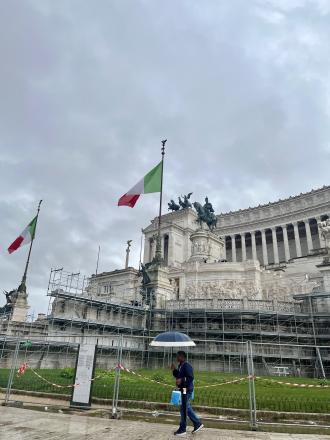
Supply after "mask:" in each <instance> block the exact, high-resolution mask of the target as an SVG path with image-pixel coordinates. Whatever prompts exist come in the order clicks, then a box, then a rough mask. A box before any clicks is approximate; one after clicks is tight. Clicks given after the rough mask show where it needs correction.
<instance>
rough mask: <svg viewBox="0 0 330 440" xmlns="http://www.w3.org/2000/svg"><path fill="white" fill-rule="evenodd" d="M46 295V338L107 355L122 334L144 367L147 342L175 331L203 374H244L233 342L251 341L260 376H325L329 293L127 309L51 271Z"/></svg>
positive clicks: (329, 358)
mask: <svg viewBox="0 0 330 440" xmlns="http://www.w3.org/2000/svg"><path fill="white" fill-rule="evenodd" d="M48 295H49V298H50V301H49V310H48V316H47V321H48V337H49V338H50V339H51V338H52V336H54V337H55V336H56V337H59V336H62V337H63V340H65V338H67V337H69V336H70V338H71V339H70V340H72V341H74V342H81V341H83V340H84V338H89V340H90V338H91V337H94V338H95V341H99V340H100V339H102V344H103V346H102V350H105V351H107V350H111V349H112V348H113V347H114V346H115V344H116V338H117V337H118V336H119V335H124V336H125V344H126V346H125V347H123V349H124V351H125V350H127V351H128V352H129V353H130V357H132V356H133V357H134V355H135V356H140V355H141V351H143V353H144V354H143V357H142V358H141V359H143V362H142V363H145V365H149V366H152V365H153V364H155V362H154V359H153V356H154V352H153V351H152V350H151V349H150V348H149V347H148V341H149V340H150V338H152V337H154V336H155V335H156V334H158V333H159V332H162V331H168V330H176V331H181V332H184V333H187V334H188V335H189V336H190V337H191V338H192V339H193V340H195V341H197V342H196V348H195V349H192V350H191V353H190V355H191V356H193V358H194V362H195V364H196V365H198V366H199V368H200V369H204V370H207V369H213V370H222V371H229V370H230V371H237V372H239V371H241V368H242V367H241V365H242V359H243V358H244V353H239V352H236V351H235V350H233V349H232V348H233V347H231V342H232V344H235V343H236V344H237V343H241V344H244V343H246V342H248V341H251V342H252V343H253V344H254V346H255V347H259V348H258V349H257V350H256V352H255V357H256V359H255V363H256V368H257V370H258V371H259V372H260V373H263V374H274V373H276V372H277V371H280V369H281V371H286V372H288V373H289V374H292V375H295V376H300V375H308V376H314V377H329V375H330V353H329V351H328V349H325V347H326V346H329V345H330V332H329V323H330V308H329V307H328V303H327V301H328V298H330V294H329V293H318V294H316V293H314V294H310V295H295V299H293V300H292V301H277V300H248V299H246V298H245V299H216V298H214V299H203V298H202V295H201V298H200V299H188V298H187V299H185V300H177V301H167V302H166V305H165V307H164V308H154V307H153V306H152V305H151V306H149V305H143V304H141V301H140V300H139V299H138V298H137V299H136V300H135V301H131V303H124V302H123V301H121V300H119V299H116V298H114V297H111V296H110V295H108V296H107V297H104V296H103V295H100V294H99V292H98V291H97V288H96V286H94V285H93V284H91V283H90V282H89V279H88V278H86V277H84V276H82V275H81V274H80V273H69V272H65V271H64V270H63V268H61V269H53V270H52V271H51V274H50V278H49V285H48ZM320 298H321V300H322V301H323V302H322V308H321V310H320V306H319V301H320ZM324 304H326V305H327V307H324ZM72 338H73V339H72ZM137 338H138V339H139V343H138V344H137V343H136V341H137ZM141 341H144V342H141ZM275 346H276V349H275V350H274V347H275ZM134 353H135V354H134ZM163 356H164V358H165V357H166V356H168V354H164V355H163ZM157 363H158V361H157Z"/></svg>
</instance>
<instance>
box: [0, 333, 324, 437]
mask: <svg viewBox="0 0 330 440" xmlns="http://www.w3.org/2000/svg"><path fill="white" fill-rule="evenodd" d="M65 336H66V339H67V340H66V342H63V337H62V338H61V337H56V336H52V339H51V340H50V339H49V338H29V339H28V338H16V337H5V336H3V337H0V388H1V395H0V399H2V400H5V403H9V402H10V401H12V400H16V401H17V400H24V401H30V402H37V401H42V399H43V398H44V397H47V398H53V399H55V398H56V399H62V402H61V404H66V405H69V403H68V401H69V400H70V397H71V394H72V391H73V387H74V386H75V383H74V370H75V365H76V360H77V354H78V349H79V342H78V339H77V335H74V336H73V337H72V338H70V337H67V335H65ZM94 339H95V337H94V336H93V338H89V337H88V336H82V337H81V338H80V343H81V344H83V343H87V342H89V343H90V341H91V340H92V341H93V342H94V343H95V344H96V362H95V379H94V381H93V384H92V403H93V405H99V404H102V405H108V406H109V408H111V409H112V413H113V415H114V416H116V413H117V411H118V407H119V405H124V403H125V401H129V404H130V405H131V406H134V407H136V408H139V407H144V406H145V402H153V404H154V407H156V406H157V404H168V403H169V400H170V395H171V391H172V390H173V389H174V380H173V377H172V373H171V370H170V369H169V366H170V365H171V363H172V362H173V358H174V354H175V353H174V352H173V349H163V348H162V349H161V348H156V347H150V346H149V343H150V338H148V337H137V336H132V335H118V334H112V335H107V336H102V335H100V337H99V338H98V340H97V341H94ZM195 342H196V347H192V348H189V350H187V351H188V360H189V361H190V362H191V363H192V364H193V366H194V369H195V376H196V377H195V400H194V405H196V406H197V408H198V407H199V409H201V407H203V408H202V409H203V412H207V411H208V408H213V409H214V408H231V409H240V410H245V411H246V412H247V414H248V415H249V420H250V425H251V428H252V429H256V427H257V415H258V411H281V412H282V411H284V412H303V413H311V412H313V413H329V412H330V380H329V381H328V380H327V378H328V377H329V375H330V363H329V360H330V347H328V346H319V347H315V346H301V345H285V344H281V345H280V344H277V345H276V344H269V343H268V344H264V343H251V342H239V341H219V340H197V341H195ZM206 345H207V346H208V347H209V350H208V352H206V351H205V347H206ZM201 347H203V350H202V349H201ZM315 366H317V368H316V367H315ZM19 370H20V371H19ZM206 370H209V371H206ZM315 371H318V376H319V377H315ZM303 373H304V374H306V373H308V374H309V376H310V377H309V378H306V377H303V375H302V374H303ZM65 401H66V402H67V403H65ZM126 404H127V402H126Z"/></svg>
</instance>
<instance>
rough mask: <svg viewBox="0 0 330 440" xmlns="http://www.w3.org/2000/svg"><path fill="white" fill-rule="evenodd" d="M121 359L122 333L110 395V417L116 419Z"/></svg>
mask: <svg viewBox="0 0 330 440" xmlns="http://www.w3.org/2000/svg"><path fill="white" fill-rule="evenodd" d="M122 359H123V335H120V337H119V341H118V350H117V365H116V370H115V381H114V384H113V396H112V418H113V419H118V396H119V386H120V371H121V368H120V365H121V363H122Z"/></svg>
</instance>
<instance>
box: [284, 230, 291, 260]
mask: <svg viewBox="0 0 330 440" xmlns="http://www.w3.org/2000/svg"><path fill="white" fill-rule="evenodd" d="M282 231H283V243H284V255H285V261H289V260H290V258H291V257H290V247H289V239H288V229H287V226H286V225H284V226H282Z"/></svg>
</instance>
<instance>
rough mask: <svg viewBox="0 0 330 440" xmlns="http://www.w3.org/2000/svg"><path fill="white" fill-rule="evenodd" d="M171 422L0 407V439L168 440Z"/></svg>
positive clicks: (288, 438)
mask: <svg viewBox="0 0 330 440" xmlns="http://www.w3.org/2000/svg"><path fill="white" fill-rule="evenodd" d="M173 430H174V427H171V426H170V425H162V424H152V423H145V422H131V421H125V420H105V419H101V418H93V417H86V416H79V415H67V414H51V413H47V412H40V411H32V410H28V409H20V408H8V407H0V440H9V439H10V440H11V439H15V440H25V439H28V440H106V439H114V440H115V439H118V440H119V439H120V440H125V439H128V440H151V439H157V440H168V439H174V437H173V436H172V435H171V432H172V431H173ZM195 437H196V438H197V439H199V440H220V439H221V440H250V439H256V440H321V439H328V440H329V439H330V436H321V435H303V434H273V433H253V432H246V431H245V432H243V431H228V430H218V429H205V430H203V431H202V432H201V433H200V434H197V435H196V436H191V435H188V436H187V437H186V438H195Z"/></svg>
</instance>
